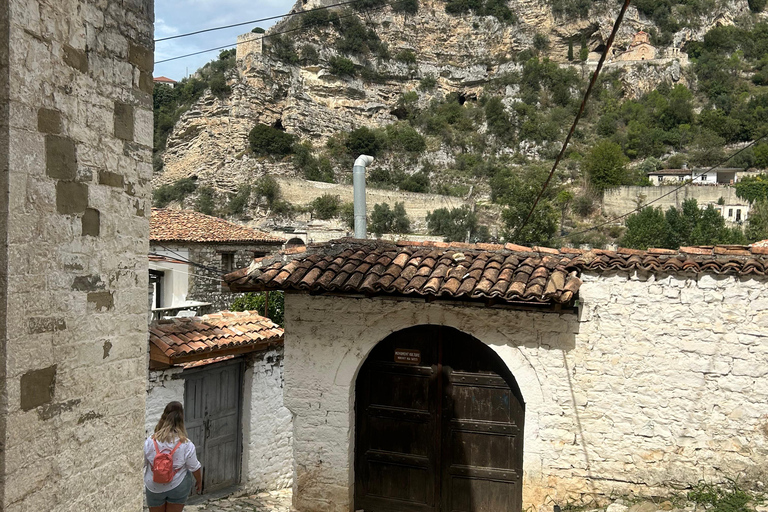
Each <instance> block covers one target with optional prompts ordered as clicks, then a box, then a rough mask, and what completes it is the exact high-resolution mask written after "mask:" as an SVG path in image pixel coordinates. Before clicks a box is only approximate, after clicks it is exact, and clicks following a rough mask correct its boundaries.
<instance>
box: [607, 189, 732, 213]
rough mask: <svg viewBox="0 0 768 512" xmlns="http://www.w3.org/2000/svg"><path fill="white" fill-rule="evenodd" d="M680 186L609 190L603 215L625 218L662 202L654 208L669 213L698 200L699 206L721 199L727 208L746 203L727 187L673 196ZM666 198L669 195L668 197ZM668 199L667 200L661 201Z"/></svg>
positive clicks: (685, 191) (682, 190)
mask: <svg viewBox="0 0 768 512" xmlns="http://www.w3.org/2000/svg"><path fill="white" fill-rule="evenodd" d="M678 186H679V185H660V186H658V187H617V188H614V189H610V190H606V191H605V192H604V194H603V213H604V214H606V215H608V216H611V217H613V216H618V215H624V214H625V213H627V212H629V211H632V210H634V209H635V208H637V206H638V201H640V204H647V203H649V202H650V201H654V200H656V199H659V200H658V201H657V202H655V203H653V205H652V206H653V207H657V206H660V207H661V209H662V210H664V211H666V210H667V209H668V208H669V207H670V206H674V207H676V208H682V207H683V201H685V200H686V199H696V201H698V203H699V205H707V204H708V203H717V201H718V199H720V198H721V197H722V198H723V199H724V200H725V203H726V204H741V203H743V202H744V201H743V200H741V199H739V198H738V197H737V196H736V189H735V188H734V187H728V186H695V185H690V186H686V187H683V188H681V189H680V190H677V191H675V192H673V193H671V194H669V193H670V192H672V191H673V190H675V189H676V188H677V187H678ZM665 194H669V195H667V196H665ZM662 196H665V197H662Z"/></svg>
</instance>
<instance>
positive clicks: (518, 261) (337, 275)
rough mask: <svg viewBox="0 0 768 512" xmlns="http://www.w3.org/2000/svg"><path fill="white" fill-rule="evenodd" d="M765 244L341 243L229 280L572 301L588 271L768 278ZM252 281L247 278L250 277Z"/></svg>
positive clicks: (257, 285) (258, 285) (237, 287)
mask: <svg viewBox="0 0 768 512" xmlns="http://www.w3.org/2000/svg"><path fill="white" fill-rule="evenodd" d="M764 249H765V248H763V247H760V246H752V247H744V246H718V247H684V248H681V250H680V251H672V250H669V249H650V250H648V251H638V250H634V249H619V250H617V251H604V250H591V251H586V252H585V251H580V250H575V249H561V250H559V251H558V250H554V249H546V248H540V247H535V248H528V247H522V246H518V245H515V244H505V245H504V246H501V245H492V244H477V245H470V244H454V243H410V242H407V241H399V242H397V243H391V242H382V241H376V240H354V239H341V240H334V241H331V242H327V243H323V244H314V245H312V246H310V248H309V252H308V253H306V254H303V255H299V256H292V257H291V256H288V255H285V254H282V255H276V256H274V257H272V258H267V259H265V261H264V262H262V263H261V265H262V266H260V267H259V266H256V265H252V266H251V267H250V270H249V271H250V274H247V275H246V274H243V272H242V271H237V272H233V273H232V274H229V275H227V276H226V277H225V279H226V280H227V282H229V283H230V288H231V289H233V290H234V291H248V290H270V289H300V290H308V291H313V292H330V291H341V292H346V293H363V294H367V295H375V294H380V293H384V294H392V295H416V296H423V297H429V296H431V297H443V298H455V299H467V298H470V299H479V300H482V299H496V300H502V301H508V302H531V303H538V304H545V303H562V304H568V303H570V302H571V301H572V300H573V299H574V298H575V296H576V294H577V293H578V291H579V287H580V286H581V283H582V281H581V279H580V278H579V274H580V273H581V272H584V271H591V272H603V271H643V272H689V273H714V274H732V275H767V274H768V258H766V256H765V255H764V254H765V253H766V252H768V251H764ZM244 276H245V277H244Z"/></svg>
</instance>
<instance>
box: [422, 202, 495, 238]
mask: <svg viewBox="0 0 768 512" xmlns="http://www.w3.org/2000/svg"><path fill="white" fill-rule="evenodd" d="M427 229H428V230H429V234H430V235H439V236H442V237H444V241H446V242H465V241H470V242H473V243H477V242H487V241H488V240H489V239H490V233H489V231H488V228H487V227H486V226H479V225H478V223H477V215H476V214H475V213H474V212H473V211H472V210H471V209H470V208H469V206H467V205H464V206H461V207H460V208H453V209H451V210H448V208H439V209H437V210H435V211H433V212H429V213H427Z"/></svg>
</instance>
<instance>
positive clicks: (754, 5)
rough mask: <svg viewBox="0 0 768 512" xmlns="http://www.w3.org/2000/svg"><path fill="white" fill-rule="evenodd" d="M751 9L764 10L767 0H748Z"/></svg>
mask: <svg viewBox="0 0 768 512" xmlns="http://www.w3.org/2000/svg"><path fill="white" fill-rule="evenodd" d="M747 3H748V4H749V10H750V11H752V12H763V10H765V4H766V0H747Z"/></svg>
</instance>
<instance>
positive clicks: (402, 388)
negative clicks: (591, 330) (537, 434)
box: [355, 326, 524, 512]
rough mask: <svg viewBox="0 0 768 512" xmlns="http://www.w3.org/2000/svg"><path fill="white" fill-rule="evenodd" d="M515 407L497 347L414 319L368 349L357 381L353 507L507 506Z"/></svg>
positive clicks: (516, 469)
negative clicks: (414, 322)
mask: <svg viewBox="0 0 768 512" xmlns="http://www.w3.org/2000/svg"><path fill="white" fill-rule="evenodd" d="M523 417H524V407H523V401H522V398H521V395H520V393H519V390H518V389H517V385H516V384H515V382H514V379H513V378H512V376H511V374H509V372H508V371H507V369H506V366H504V364H503V363H502V362H501V360H500V359H499V358H498V356H497V355H496V354H495V353H494V352H493V351H492V350H491V349H489V348H488V347H486V346H485V345H484V344H482V343H481V342H479V341H478V340H476V339H474V338H472V337H471V336H468V335H466V334H464V333H461V332H459V331H457V330H455V329H450V328H445V327H439V326H418V327H414V328H411V329H406V330H404V331H401V332H398V333H395V334H393V335H391V336H390V337H388V338H387V339H386V340H384V341H382V342H381V343H380V344H379V345H377V347H376V348H375V349H374V350H373V351H372V352H371V355H370V356H369V357H368V359H367V360H366V362H365V364H364V365H363V368H362V369H361V371H360V375H359V377H358V380H357V391H356V419H357V426H356V437H355V439H356V445H355V472H356V473H355V509H356V510H365V511H366V512H395V511H404V512H407V511H430V512H432V511H434V512H440V511H442V512H459V511H460V512H502V511H503V512H509V511H512V512H516V511H519V510H521V508H522V501H521V496H522V487H521V484H520V480H521V476H522V462H523V460H522V453H523V451H522V448H523V446H522V439H523V438H522V433H523Z"/></svg>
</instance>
